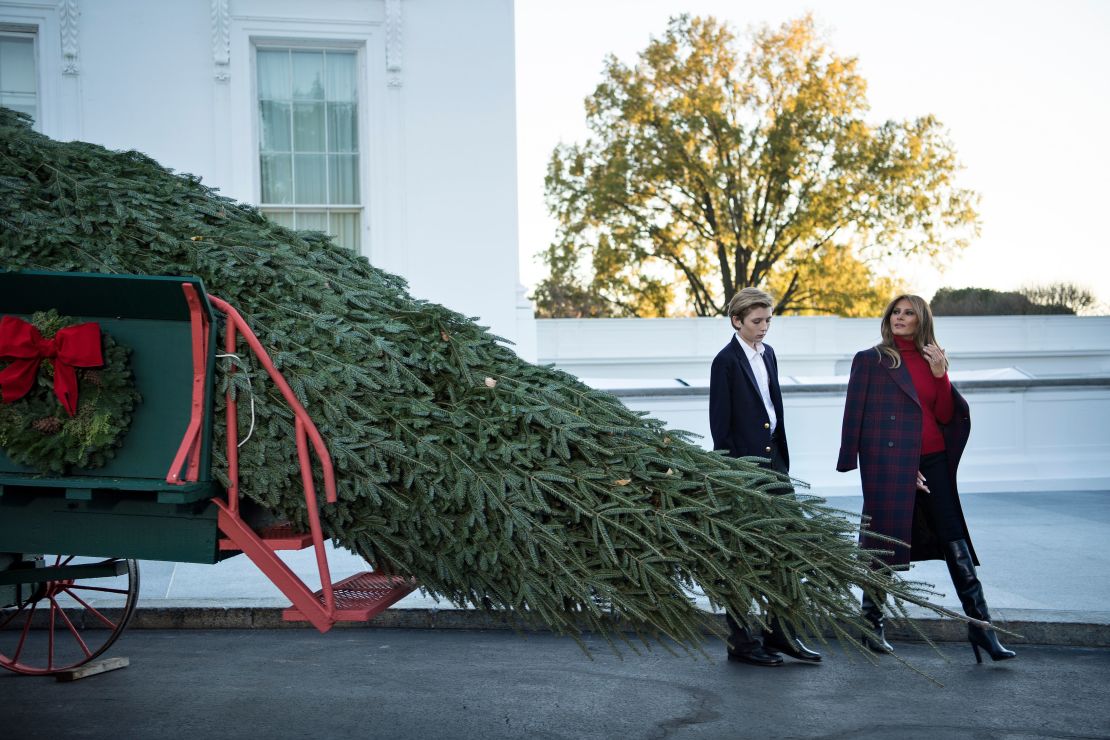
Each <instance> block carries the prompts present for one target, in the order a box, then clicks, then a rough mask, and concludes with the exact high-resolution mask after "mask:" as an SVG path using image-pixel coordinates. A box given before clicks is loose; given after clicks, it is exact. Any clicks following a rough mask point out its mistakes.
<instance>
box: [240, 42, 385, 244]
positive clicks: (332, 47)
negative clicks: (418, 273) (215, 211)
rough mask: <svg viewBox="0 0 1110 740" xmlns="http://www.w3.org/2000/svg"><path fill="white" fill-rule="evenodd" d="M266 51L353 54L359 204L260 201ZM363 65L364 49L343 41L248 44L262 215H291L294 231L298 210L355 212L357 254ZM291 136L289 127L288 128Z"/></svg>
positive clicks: (361, 209) (360, 213)
mask: <svg viewBox="0 0 1110 740" xmlns="http://www.w3.org/2000/svg"><path fill="white" fill-rule="evenodd" d="M267 49H269V50H275V51H288V50H293V51H323V52H328V51H339V52H354V54H355V69H356V73H357V74H358V79H359V83H358V90H357V94H358V96H359V97H358V98H357V99H356V101H355V102H356V103H357V104H358V127H357V130H356V137H357V141H358V150H357V151H356V152H355V153H356V154H357V155H358V187H359V194H358V201H359V202H358V204H357V205H355V204H351V203H344V204H341V205H332V204H330V203H263V202H262V157H261V154H262V146H261V140H260V139H261V137H260V134H259V131H260V128H259V127H260V126H261V125H262V121H261V116H260V113H259V112H258V103H259V98H258V52H259V51H262V50H267ZM364 66H365V54H363V47H362V45H360V44H358V43H355V42H346V43H343V42H333V43H328V44H321V43H319V42H313V41H308V40H304V39H298V40H290V39H282V40H266V39H256V40H255V41H254V43H253V44H251V70H252V74H253V75H254V80H253V89H254V96H255V97H254V105H255V113H254V120H255V123H254V125H255V141H256V144H255V160H256V163H255V166H256V167H257V169H258V172H257V178H258V189H257V190H256V192H257V193H258V195H257V197H256V200H255V202H256V203H258V208H259V210H261V211H263V212H269V213H290V214H293V222H294V227H293V228H298V227H297V226H296V225H295V224H296V219H297V212H298V211H301V212H304V211H313V212H316V213H321V212H322V213H324V214H325V215H326V216H330V215H331V214H333V213H357V214H358V216H359V228H358V231H359V234H358V236H359V240H358V243H359V246H358V248H357V249H356V251H361V247H362V243H363V239H364V238H365V237H364V234H363V232H364V231H365V229H364V228H363V227H364V225H365V222H366V207H365V199H364V198H363V193H362V189H363V187H365V183H364V180H365V177H364V174H365V169H366V168H365V166H364V164H363V162H364V156H363V152H362V145H363V142H364V141H365V139H366V137H365V135H364V128H363V120H362V119H363V113H364V111H363V108H364V105H363V99H362V95H363V88H364V85H363V84H362V78H363V77H364V73H363V72H362V70H363V69H364ZM290 135H291V136H292V128H290ZM293 160H294V164H293V167H294V178H295V177H296V157H294V158H293ZM329 221H330V219H329Z"/></svg>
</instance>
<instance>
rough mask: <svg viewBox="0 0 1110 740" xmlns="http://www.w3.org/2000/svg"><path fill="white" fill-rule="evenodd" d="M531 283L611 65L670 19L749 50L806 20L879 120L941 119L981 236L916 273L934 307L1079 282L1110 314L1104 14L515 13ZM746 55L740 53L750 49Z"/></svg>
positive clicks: (1028, 9) (845, 9)
mask: <svg viewBox="0 0 1110 740" xmlns="http://www.w3.org/2000/svg"><path fill="white" fill-rule="evenodd" d="M515 7H516V45H517V51H516V62H517V67H516V74H517V126H518V128H517V137H518V173H519V182H518V190H519V206H520V264H521V277H522V280H523V282H524V284H525V285H526V286H527V287H528V289H529V291H531V289H532V287H533V286H534V285H535V284H536V283H537V282H538V281H539V280H540V279H541V278H542V277H543V274H544V268H543V266H542V264H541V263H540V262H539V261H538V260H537V259H535V258H534V255H535V254H536V253H538V252H539V251H540V250H542V249H543V248H544V247H546V246H547V244H549V243H550V242H551V241H552V239H553V237H554V233H555V225H554V222H553V221H552V220H551V219H550V218H549V217H548V215H547V211H546V208H545V205H544V194H543V178H544V174H545V171H546V166H547V161H548V159H549V158H550V156H551V152H552V149H553V148H554V147H555V146H556V145H557V144H558V143H560V142H564V143H570V142H581V141H584V140H585V138H586V127H585V113H584V112H583V107H582V101H583V99H584V98H585V97H586V96H587V95H589V94H590V93H592V92H593V90H594V88H595V87H596V86H597V84H598V83H599V82H600V81H601V70H602V61H603V59H604V57H605V55H606V54H609V53H613V54H616V55H617V56H618V57H619V58H620V59H621V60H622V61H623V62H625V63H629V64H631V63H633V62H634V61H635V59H636V55H637V54H638V52H639V51H641V50H642V49H643V48H644V47H645V46H646V45H647V43H648V40H649V37H651V36H659V35H661V34H662V33H663V31H664V29H665V28H666V24H667V19H668V17H670V16H671V15H676V14H679V13H682V12H688V13H691V14H693V15H713V16H716V17H717V18H719V19H722V20H726V21H728V22H730V23H731V24H732V26H733V28H734V30H736V31H737V32H739V34H740V35H741V36H743V34H744V33H745V32H746V31H747V30H749V29H751V28H753V27H758V26H761V25H763V24H766V23H770V24H772V25H775V26H777V25H779V24H780V23H781V22H783V21H784V20H787V19H789V18H794V17H798V16H800V15H802V14H804V13H805V12H807V11H812V12H813V14H814V17H815V19H816V21H817V23H818V25H819V26H820V27H822V28H824V29H826V30H827V31H828V32H829V36H828V37H829V39H830V42H831V46H832V48H833V49H834V50H835V51H836V52H837V53H838V54H841V55H844V56H856V57H858V58H859V61H860V70H861V72H862V74H863V76H864V78H865V79H866V80H867V81H868V98H869V100H870V102H871V107H872V111H871V116H870V120H871V121H872V122H875V123H877V122H879V121H882V120H887V119H906V118H913V117H915V116H918V115H922V114H926V113H932V114H935V115H936V116H937V117H938V118H939V119H940V121H941V122H942V123H943V124H944V125H945V126H946V127H947V129H948V131H949V135H950V137H951V139H952V140H953V141H954V142H955V145H956V147H957V151H958V154H959V158H960V161H961V162H962V163H963V165H964V167H965V169H964V171H963V172H962V173H961V184H963V185H964V186H965V187H970V188H972V189H974V190H976V191H978V192H979V193H980V195H981V201H980V204H979V213H980V218H981V221H982V229H981V233H980V236H979V237H978V239H976V240H974V241H973V242H972V244H971V246H969V247H968V248H967V249H966V250H965V251H964V252H963V253H962V254H961V255H960V256H958V257H957V258H956V259H955V260H954V262H953V264H952V265H951V266H950V267H949V268H948V269H947V270H946V271H945V272H944V274H940V273H939V272H938V271H937V270H936V269H935V267H934V266H932V265H927V264H926V265H909V264H907V265H906V269H905V270H904V271H903V277H904V278H905V279H907V281H908V282H909V287H910V289H911V290H913V291H914V292H918V293H921V294H923V295H925V296H926V297H929V296H931V295H932V293H933V292H934V291H935V290H936V289H937V288H938V287H941V286H949V287H966V286H976V287H988V288H995V289H998V290H1013V289H1015V288H1018V287H1020V286H1022V285H1026V284H1031V283H1043V282H1052V281H1060V280H1062V281H1068V282H1074V283H1078V284H1080V285H1083V286H1085V287H1087V288H1089V289H1091V290H1093V291H1094V292H1095V293H1096V294H1097V295H1098V297H1099V299H1100V300H1101V301H1102V302H1103V304H1104V305H1107V304H1110V237H1108V236H1107V229H1106V227H1105V225H1104V224H1103V223H1102V220H1103V219H1104V218H1106V217H1107V215H1110V185H1108V178H1110V139H1108V133H1110V0H1057V1H1056V2H1052V3H1047V2H1001V1H997V0H990V1H989V2H988V1H986V0H980V1H975V0H963V2H953V1H952V0H933V2H929V3H912V4H911V3H906V2H890V1H889V0H886V1H884V2H880V1H879V0H824V1H823V2H820V3H815V2H812V0H811V2H808V3H807V2H796V1H795V0H779V1H778V2H773V3H772V2H767V1H766V0H764V2H753V1H751V0H727V1H724V0H720V1H717V0H700V1H699V0H688V1H687V2H679V1H678V0H671V1H670V2H665V1H661V0H561V1H559V2H556V1H555V0H517V2H516V6H515ZM743 43H744V41H743V40H742V41H741V44H742V45H743Z"/></svg>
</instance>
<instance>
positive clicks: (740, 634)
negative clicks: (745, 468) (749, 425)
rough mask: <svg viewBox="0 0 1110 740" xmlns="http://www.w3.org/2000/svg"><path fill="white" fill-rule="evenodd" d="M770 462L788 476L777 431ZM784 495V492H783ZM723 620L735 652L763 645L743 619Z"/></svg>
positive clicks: (774, 626)
mask: <svg viewBox="0 0 1110 740" xmlns="http://www.w3.org/2000/svg"><path fill="white" fill-rule="evenodd" d="M769 457H770V462H769V464H768V465H767V467H769V468H771V470H774V471H775V472H776V473H782V474H783V475H788V474H789V472H788V470H787V467H786V459H785V457H784V456H783V454H782V438H781V437H780V436H779V433H778V430H776V431H775V433H774V434H773V435H771V454H770V456H769ZM783 493H786V491H783ZM725 619H726V620H727V622H728V630H729V640H728V641H729V647H730V648H731V649H732V650H735V651H737V652H745V651H749V652H750V651H751V650H754V649H755V648H757V647H760V646H761V645H762V644H763V641H762V640H761V639H760V638H759V637H758V632H757V631H755V630H753V629H752V628H751V627H749V626H748V624H747V620H745V619H744V618H743V617H741V618H739V619H737V618H735V617H734V616H733V615H732V613H730V612H726V613H725ZM776 626H777V623H776V622H772V623H771V624H770V625H769V627H770V628H771V629H775V628H776ZM770 631H771V630H764V631H763V634H764V635H767V634H769V633H770Z"/></svg>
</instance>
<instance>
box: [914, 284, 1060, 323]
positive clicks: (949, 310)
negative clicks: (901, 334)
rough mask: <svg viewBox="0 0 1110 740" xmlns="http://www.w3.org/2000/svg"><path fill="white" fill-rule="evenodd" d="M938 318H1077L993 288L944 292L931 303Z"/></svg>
mask: <svg viewBox="0 0 1110 740" xmlns="http://www.w3.org/2000/svg"><path fill="white" fill-rule="evenodd" d="M929 305H930V307H931V308H932V309H933V313H935V314H936V315H937V316H1025V315H1029V314H1074V313H1075V311H1073V310H1071V309H1070V308H1068V307H1067V306H1064V305H1062V304H1059V303H1037V302H1035V301H1032V300H1030V299H1029V297H1028V296H1026V295H1023V294H1022V293H1019V292H1016V291H1004V290H991V289H990V288H941V289H940V290H938V291H937V292H936V295H934V296H933V300H931V301H930V302H929Z"/></svg>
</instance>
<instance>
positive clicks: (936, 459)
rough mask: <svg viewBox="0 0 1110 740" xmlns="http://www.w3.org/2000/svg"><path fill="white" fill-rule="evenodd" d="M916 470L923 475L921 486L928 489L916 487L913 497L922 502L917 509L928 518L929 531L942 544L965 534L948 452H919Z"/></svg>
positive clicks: (963, 536)
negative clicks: (930, 530) (931, 531)
mask: <svg viewBox="0 0 1110 740" xmlns="http://www.w3.org/2000/svg"><path fill="white" fill-rule="evenodd" d="M918 470H920V471H921V474H922V475H923V476H925V485H926V486H927V487H928V488H929V492H928V493H925V491H922V490H920V489H919V490H918V491H917V497H918V501H920V502H921V503H922V504H923V506H922V507H921V510H922V511H923V512H925V514H926V515H927V516H928V517H929V524H930V526H931V527H932V529H933V534H935V535H936V537H937V539H938V540H940V542H942V543H944V542H955V541H956V540H962V539H964V538H965V537H967V532H966V530H965V529H964V520H963V517H962V516H961V515H960V505H959V502H958V501H957V500H956V492H955V491H954V490H953V489H952V479H951V477H950V476H949V473H948V453H947V452H945V451H944V450H941V451H940V452H931V453H929V454H928V455H922V456H921V462H920V464H919V467H918Z"/></svg>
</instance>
